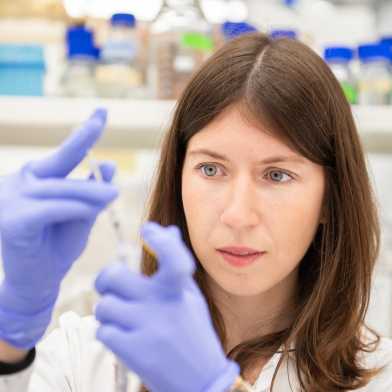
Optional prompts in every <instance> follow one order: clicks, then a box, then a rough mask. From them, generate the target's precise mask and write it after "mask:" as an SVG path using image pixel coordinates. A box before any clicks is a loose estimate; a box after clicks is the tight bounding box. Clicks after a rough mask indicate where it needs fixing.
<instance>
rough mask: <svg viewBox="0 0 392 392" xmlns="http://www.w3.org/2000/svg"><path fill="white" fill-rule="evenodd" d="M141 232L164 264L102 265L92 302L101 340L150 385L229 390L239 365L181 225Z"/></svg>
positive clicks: (171, 390) (161, 389) (167, 391)
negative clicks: (198, 278) (224, 341)
mask: <svg viewBox="0 0 392 392" xmlns="http://www.w3.org/2000/svg"><path fill="white" fill-rule="evenodd" d="M142 236H143V238H144V240H145V241H146V242H147V244H148V245H149V246H150V247H151V249H152V250H153V251H154V252H155V253H156V254H157V257H158V260H159V265H160V268H159V270H158V272H157V273H156V274H155V275H153V276H152V277H147V276H144V275H141V274H138V273H134V272H131V271H130V270H129V269H128V268H127V267H126V266H124V265H123V264H114V265H112V266H109V267H106V268H105V269H104V270H103V271H101V273H100V274H99V275H98V277H97V279H96V282H95V286H96V289H97V291H98V292H99V293H100V294H101V295H102V298H101V300H100V302H99V303H98V304H97V306H96V308H95V314H96V318H97V320H98V321H99V322H100V324H101V325H100V326H99V328H98V330H97V339H98V340H100V341H101V342H102V343H103V344H105V345H106V346H107V347H108V348H109V349H110V350H111V351H112V352H113V353H114V354H116V355H117V356H118V357H119V358H120V359H121V360H122V361H123V362H124V364H125V365H126V366H127V367H128V368H129V369H130V370H132V371H134V372H135V373H137V374H138V375H139V376H140V377H141V379H142V380H143V382H144V383H145V384H146V385H147V386H148V387H149V388H150V390H151V391H153V392H184V391H187V392H223V391H225V390H227V388H228V387H229V386H230V385H232V384H233V382H234V380H235V378H236V376H237V375H238V374H239V366H238V365H237V364H236V363H235V362H234V361H231V360H229V359H228V358H226V356H225V353H224V351H223V349H222V347H221V344H220V342H219V339H218V336H217V334H216V332H215V330H214V328H213V324H212V321H211V318H210V314H209V310H208V306H207V303H206V301H205V299H204V296H203V294H202V293H201V291H200V289H199V288H198V286H197V285H196V283H195V281H194V280H193V277H192V273H193V271H194V269H195V264H194V260H193V257H192V254H191V252H190V251H189V249H188V248H187V247H186V245H185V244H184V242H183V241H182V239H181V234H180V230H179V229H178V228H177V227H176V226H169V227H167V228H164V227H162V226H160V225H158V224H157V223H153V222H148V223H146V224H145V225H144V226H143V228H142Z"/></svg>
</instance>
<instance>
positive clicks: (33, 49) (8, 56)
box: [0, 44, 45, 69]
mask: <svg viewBox="0 0 392 392" xmlns="http://www.w3.org/2000/svg"><path fill="white" fill-rule="evenodd" d="M0 65H2V66H8V65H11V66H18V67H26V66H28V67H34V68H40V69H45V60H44V50H43V47H42V46H40V45H13V44H1V45H0Z"/></svg>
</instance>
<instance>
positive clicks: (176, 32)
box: [148, 0, 213, 99]
mask: <svg viewBox="0 0 392 392" xmlns="http://www.w3.org/2000/svg"><path fill="white" fill-rule="evenodd" d="M212 51H213V42H212V38H211V27H210V26H209V24H208V23H207V21H206V20H205V18H204V16H203V14H202V11H201V9H200V7H199V5H198V3H197V2H196V1H195V0H164V3H163V6H162V9H161V11H160V12H159V14H158V16H157V18H156V19H155V21H154V22H153V24H152V26H151V52H150V59H151V60H150V64H149V72H148V74H149V75H148V79H149V86H150V91H151V95H152V96H153V97H154V98H159V99H176V98H178V97H179V95H180V94H181V92H182V91H183V89H184V87H185V86H186V84H187V83H188V81H189V79H190V78H191V76H192V74H193V73H194V72H195V71H196V70H197V69H198V68H199V67H200V65H201V64H202V63H203V62H204V61H205V60H206V59H207V58H208V57H209V56H210V55H211V54H212Z"/></svg>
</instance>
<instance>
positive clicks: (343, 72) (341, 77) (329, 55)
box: [324, 46, 358, 104]
mask: <svg viewBox="0 0 392 392" xmlns="http://www.w3.org/2000/svg"><path fill="white" fill-rule="evenodd" d="M353 58H354V51H353V49H351V48H348V47H344V46H333V47H328V48H325V50H324V59H325V61H326V62H327V63H328V65H329V67H330V68H331V70H332V72H333V73H334V75H335V77H336V79H337V80H338V81H339V83H340V85H341V86H342V89H343V91H344V94H345V95H346V98H347V100H348V102H350V104H356V103H358V88H357V81H356V79H355V76H354V74H353V72H352V70H351V66H350V63H351V61H352V60H353Z"/></svg>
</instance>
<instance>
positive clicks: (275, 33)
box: [269, 30, 297, 39]
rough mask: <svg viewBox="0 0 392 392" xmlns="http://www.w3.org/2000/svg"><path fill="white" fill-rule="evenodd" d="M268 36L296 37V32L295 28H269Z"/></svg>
mask: <svg viewBox="0 0 392 392" xmlns="http://www.w3.org/2000/svg"><path fill="white" fill-rule="evenodd" d="M269 36H270V37H271V38H272V39H278V38H291V39H296V38H297V32H296V31H295V30H271V32H270V34H269Z"/></svg>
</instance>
